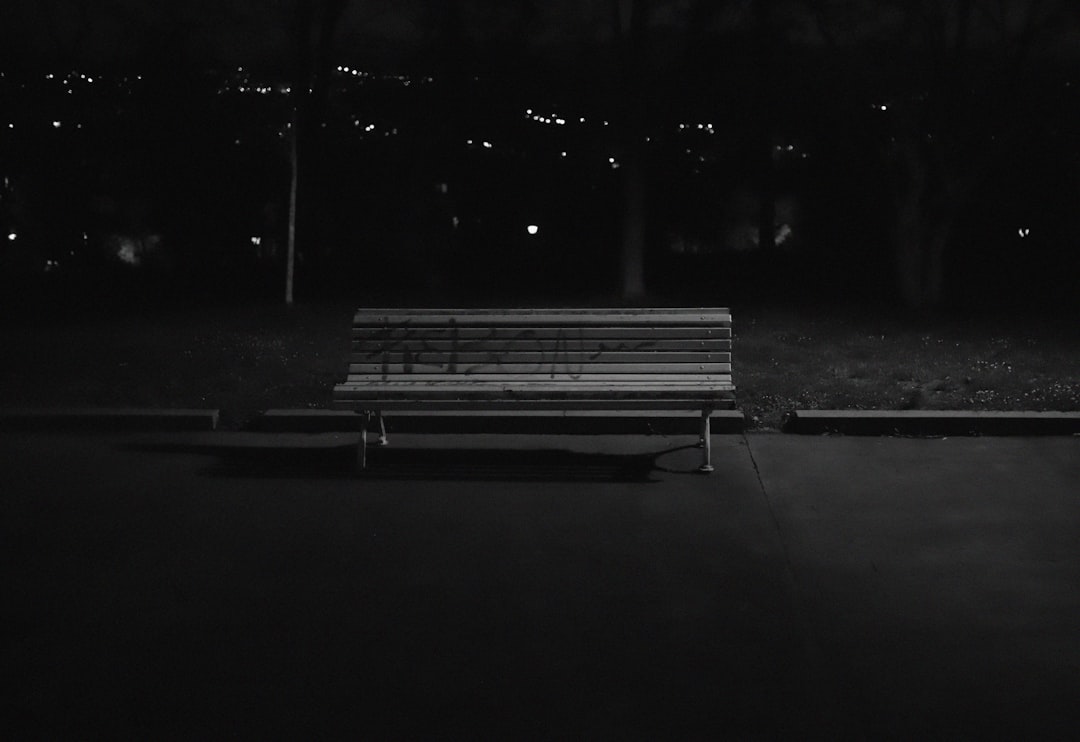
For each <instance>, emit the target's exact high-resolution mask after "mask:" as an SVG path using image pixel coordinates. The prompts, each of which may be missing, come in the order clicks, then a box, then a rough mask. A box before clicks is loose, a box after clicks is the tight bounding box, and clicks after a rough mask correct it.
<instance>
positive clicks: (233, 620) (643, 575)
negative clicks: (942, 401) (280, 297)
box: [0, 433, 1080, 740]
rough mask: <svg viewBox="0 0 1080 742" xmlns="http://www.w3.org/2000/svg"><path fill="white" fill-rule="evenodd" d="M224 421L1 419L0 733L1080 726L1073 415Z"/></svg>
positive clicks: (416, 734)
mask: <svg viewBox="0 0 1080 742" xmlns="http://www.w3.org/2000/svg"><path fill="white" fill-rule="evenodd" d="M243 435H247V434H236V433H217V434H187V435H182V434H159V435H146V434H144V435H129V436H104V437H102V436H89V435H59V434H57V435H45V434H42V435H24V436H18V435H5V436H0V481H4V482H5V495H4V496H3V498H0V508H2V512H0V528H2V534H0V536H2V537H0V543H2V544H3V546H2V547H0V548H2V551H3V555H4V559H3V563H4V565H5V584H6V588H5V601H4V605H5V607H4V610H3V616H4V624H5V627H4V628H5V630H4V632H3V636H4V639H3V652H4V662H3V664H4V667H5V671H6V672H5V675H6V676H7V678H8V679H9V680H11V681H14V682H13V683H11V684H10V685H9V688H11V690H9V692H8V693H7V694H5V700H4V715H5V716H6V717H7V718H8V723H7V725H6V726H7V728H8V730H9V733H10V734H12V738H18V739H39V738H40V739H87V738H142V739H194V738H197V739H219V738H258V739H266V738H297V737H303V738H311V737H315V738H331V739H337V738H348V739H356V738H364V739H453V738H457V739H462V738H469V739H475V738H498V739H519V738H549V739H550V738H557V739H576V738H590V739H725V738H727V739H773V738H783V739H809V738H827V739H972V740H976V739H977V740H984V739H1062V740H1065V739H1075V738H1076V736H1077V734H1078V733H1080V723H1078V719H1077V713H1076V709H1075V699H1076V697H1077V696H1078V694H1080V652H1078V649H1077V645H1076V641H1075V636H1076V633H1075V618H1076V616H1077V615H1078V614H1080V598H1078V596H1080V591H1078V590H1077V586H1078V585H1080V553H1078V551H1077V544H1080V519H1078V513H1080V510H1078V508H1077V502H1076V488H1075V484H1076V481H1077V480H1078V478H1080V468H1078V465H1080V456H1077V453H1078V452H1077V445H1078V441H1076V440H1073V439H1069V438H1058V439H1040V440H1034V439H1027V440H1025V439H1007V438H1006V439H978V438H964V439H951V440H948V439H947V440H911V439H908V440H904V439H877V438H861V439H854V438H807V437H803V436H780V435H767V434H758V435H748V436H745V437H744V436H716V437H715V438H714V452H713V459H714V464H716V469H717V470H716V473H715V474H713V475H711V476H701V475H696V474H692V473H690V472H691V471H692V469H693V468H694V466H695V465H696V463H697V457H698V452H697V451H696V450H695V449H693V448H687V447H686V446H687V445H688V444H690V443H692V439H691V438H688V437H673V438H664V437H650V438H638V437H631V436H623V437H618V438H609V437H605V436H588V437H584V438H575V437H559V438H552V437H548V438H533V437H514V436H501V437H485V436H459V437H454V436H442V437H437V438H428V437H422V436H415V437H410V436H405V435H400V436H395V438H394V440H393V441H392V445H391V447H390V448H389V449H376V450H373V451H372V469H371V471H370V472H369V473H368V474H367V475H365V476H364V477H362V478H356V477H354V476H353V475H352V474H351V473H350V471H349V462H350V459H351V456H352V452H351V450H350V447H349V445H348V444H349V443H350V442H351V441H352V440H355V436H351V437H350V436H339V437H336V438H335V437H331V438H330V439H321V438H320V439H313V438H311V437H309V436H299V437H297V436H292V437H290V436H271V438H273V440H275V441H277V443H276V444H273V445H272V446H271V450H270V451H269V453H268V452H267V451H266V450H263V451H262V452H261V453H256V452H252V451H250V450H249V451H248V455H246V456H245V455H243V449H244V448H245V446H246V445H250V443H249V444H245V443H244V441H245V440H247V439H245V438H243ZM237 436H240V437H237ZM265 440H270V439H269V438H268V439H265ZM313 440H318V441H323V442H322V444H321V446H322V448H323V450H322V451H321V453H320V452H319V451H318V450H317V449H318V448H319V446H315V448H314V449H313V448H312V441H313ZM230 441H231V443H228V442H230ZM301 441H302V442H303V443H304V445H305V447H306V449H307V451H306V454H304V455H302V454H301V452H297V450H295V446H296V445H298V442H301ZM264 445H265V443H264ZM198 446H202V450H203V453H194V452H193V450H194V448H193V447H198ZM223 446H229V447H231V453H227V452H226V450H225V448H223ZM215 450H217V451H218V454H219V455H214V454H213V451H215Z"/></svg>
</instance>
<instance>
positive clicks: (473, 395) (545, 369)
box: [333, 308, 735, 471]
mask: <svg viewBox="0 0 1080 742" xmlns="http://www.w3.org/2000/svg"><path fill="white" fill-rule="evenodd" d="M730 349H731V315H730V312H729V311H728V310H727V309H714V308H708V309H702V308H692V309H673V308H660V309H512V310H495V309H479V310H477V309H362V310H359V311H358V312H357V313H356V315H355V317H354V318H353V329H352V353H351V356H350V362H349V368H348V375H347V377H346V379H345V381H344V382H343V383H341V384H338V385H336V386H335V387H334V395H333V399H334V406H335V407H336V408H342V409H352V410H355V411H357V412H361V413H363V414H364V415H365V424H364V426H363V427H362V431H363V435H362V436H361V437H362V442H361V446H360V448H361V450H360V452H359V459H358V460H359V464H360V466H361V468H363V466H364V465H365V464H366V454H365V451H366V421H367V417H368V416H370V415H377V416H378V418H379V422H380V427H382V425H381V424H382V413H383V412H389V411H394V410H410V411H415V410H432V411H436V410H470V411H484V410H491V411H512V410H599V411H603V410H687V409H694V410H701V412H702V436H701V438H702V443H703V447H704V448H705V459H704V462H703V464H702V467H701V469H702V470H703V471H711V469H712V467H711V465H710V462H709V449H710V446H709V441H708V432H709V430H708V424H709V419H708V416H709V413H710V412H711V411H713V410H717V409H731V408H733V407H734V404H735V396H734V395H735V386H734V384H733V382H732V378H731V352H730ZM382 431H383V432H382V437H381V440H382V442H384V443H385V440H386V437H385V428H384V427H383V428H382Z"/></svg>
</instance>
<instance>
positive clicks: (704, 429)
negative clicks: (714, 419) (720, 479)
mask: <svg viewBox="0 0 1080 742" xmlns="http://www.w3.org/2000/svg"><path fill="white" fill-rule="evenodd" d="M710 412H711V410H702V411H701V447H702V460H701V466H699V467H698V471H700V472H704V473H705V474H708V473H709V472H711V471H712V470H713V466H712V429H711V427H710V424H709V413H710Z"/></svg>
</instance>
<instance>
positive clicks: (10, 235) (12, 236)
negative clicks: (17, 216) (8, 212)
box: [7, 232, 19, 242]
mask: <svg viewBox="0 0 1080 742" xmlns="http://www.w3.org/2000/svg"><path fill="white" fill-rule="evenodd" d="M18 236H19V235H17V234H16V233H14V232H8V236H7V238H8V241H9V242H14V241H15V238H16V237H18Z"/></svg>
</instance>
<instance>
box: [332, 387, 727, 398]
mask: <svg viewBox="0 0 1080 742" xmlns="http://www.w3.org/2000/svg"><path fill="white" fill-rule="evenodd" d="M730 391H731V389H730V388H727V387H709V386H704V385H702V386H701V387H700V388H697V389H681V388H678V387H672V386H662V387H647V388H624V389H610V388H583V389H574V388H568V387H567V385H557V386H556V387H555V388H545V387H539V386H523V387H520V388H517V387H505V386H496V385H491V386H472V387H431V386H416V387H400V388H399V387H375V388H373V389H370V390H365V389H360V388H357V387H354V386H351V385H348V386H345V387H342V388H335V390H334V398H335V399H340V400H351V401H361V400H377V399H400V400H410V399H415V400H421V399H460V400H466V399H475V400H485V399H550V400H556V399H580V398H592V397H596V398H598V399H701V400H705V399H712V398H714V397H723V396H724V395H725V394H726V393H727V392H730Z"/></svg>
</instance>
